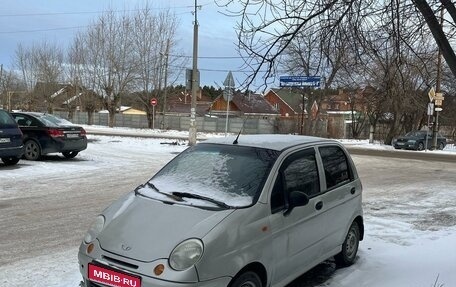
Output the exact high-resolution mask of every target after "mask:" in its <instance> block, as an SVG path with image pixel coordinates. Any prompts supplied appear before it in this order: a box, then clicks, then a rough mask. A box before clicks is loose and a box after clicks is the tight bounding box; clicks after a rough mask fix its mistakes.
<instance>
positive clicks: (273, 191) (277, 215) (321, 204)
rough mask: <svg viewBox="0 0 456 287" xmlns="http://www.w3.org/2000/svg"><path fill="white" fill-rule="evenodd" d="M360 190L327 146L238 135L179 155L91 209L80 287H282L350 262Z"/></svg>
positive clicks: (359, 222) (339, 149) (348, 165)
mask: <svg viewBox="0 0 456 287" xmlns="http://www.w3.org/2000/svg"><path fill="white" fill-rule="evenodd" d="M361 194H362V186H361V182H360V179H359V178H358V174H357V172H356V168H355V166H354V164H353V161H352V160H351V158H350V156H349V154H348V153H347V151H346V150H345V148H344V147H343V146H342V145H341V144H340V143H338V142H336V141H332V140H326V139H321V138H314V137H304V136H291V135H241V136H240V137H239V138H235V137H226V138H219V139H211V140H208V141H205V142H202V143H199V144H197V145H195V146H193V147H190V148H188V149H187V150H185V151H184V152H182V153H181V154H180V155H178V156H177V157H175V158H174V159H173V160H172V161H170V162H169V163H168V164H167V165H166V166H164V167H163V168H162V169H161V170H160V171H158V172H157V173H156V174H155V175H154V176H153V177H152V178H151V179H150V180H149V181H148V182H146V183H145V184H143V185H141V186H139V187H137V188H136V189H135V190H134V191H132V192H130V193H128V194H126V195H125V196H124V197H123V198H121V199H119V200H117V201H116V202H115V203H113V204H112V205H111V206H110V207H108V208H107V209H106V210H104V211H103V212H102V214H100V215H99V216H98V217H97V218H96V220H95V222H94V223H93V225H92V226H91V227H90V229H89V231H88V232H87V234H86V235H85V237H84V240H83V242H82V244H81V246H80V249H79V256H78V257H79V266H80V271H81V274H82V277H83V282H81V286H87V287H96V286H121V287H126V286H134V287H140V286H141V287H156V286H173V287H175V286H182V287H184V286H185V287H193V286H195V287H196V286H204V287H214V286H217V287H219V286H229V287H241V286H242V287H265V286H284V285H286V284H288V283H289V282H291V281H292V280H293V279H295V278H296V277H298V276H300V275H301V274H302V273H304V272H306V271H307V270H309V269H311V268H312V267H314V266H315V265H317V264H318V263H320V262H322V261H324V260H326V259H328V258H331V257H333V256H334V258H335V260H336V262H337V263H338V264H340V265H345V266H346V265H350V264H352V263H354V262H355V259H356V254H357V251H358V244H359V241H360V240H362V239H363V234H364V226H363V217H362V207H361Z"/></svg>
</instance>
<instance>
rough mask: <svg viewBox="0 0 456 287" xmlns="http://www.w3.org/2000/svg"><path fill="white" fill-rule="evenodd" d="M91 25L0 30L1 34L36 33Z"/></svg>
mask: <svg viewBox="0 0 456 287" xmlns="http://www.w3.org/2000/svg"><path fill="white" fill-rule="evenodd" d="M90 26H91V25H87V26H74V27H59V28H48V29H35V30H19V31H0V34H15V33H34V32H46V31H57V30H71V29H80V28H88V27H90Z"/></svg>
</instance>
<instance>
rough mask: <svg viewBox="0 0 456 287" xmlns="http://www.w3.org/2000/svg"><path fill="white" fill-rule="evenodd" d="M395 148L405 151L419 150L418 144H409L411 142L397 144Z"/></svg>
mask: <svg viewBox="0 0 456 287" xmlns="http://www.w3.org/2000/svg"><path fill="white" fill-rule="evenodd" d="M394 147H395V148H398V149H399V148H403V149H417V148H418V146H417V143H409V142H396V143H395V144H394Z"/></svg>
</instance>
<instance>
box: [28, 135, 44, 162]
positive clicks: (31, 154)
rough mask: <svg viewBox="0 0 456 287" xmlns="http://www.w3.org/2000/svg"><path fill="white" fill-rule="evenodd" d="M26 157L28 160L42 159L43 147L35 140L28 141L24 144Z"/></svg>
mask: <svg viewBox="0 0 456 287" xmlns="http://www.w3.org/2000/svg"><path fill="white" fill-rule="evenodd" d="M24 150H25V151H24V157H25V159H28V160H38V159H39V158H40V157H41V147H40V145H39V144H38V143H37V142H36V141H34V140H28V141H27V142H25V144H24Z"/></svg>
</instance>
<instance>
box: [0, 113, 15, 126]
mask: <svg viewBox="0 0 456 287" xmlns="http://www.w3.org/2000/svg"><path fill="white" fill-rule="evenodd" d="M11 126H13V127H15V126H16V122H15V121H14V119H13V118H12V117H11V116H10V114H9V113H7V112H5V111H0V127H5V128H6V127H11Z"/></svg>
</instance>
